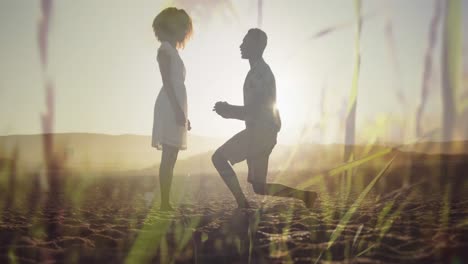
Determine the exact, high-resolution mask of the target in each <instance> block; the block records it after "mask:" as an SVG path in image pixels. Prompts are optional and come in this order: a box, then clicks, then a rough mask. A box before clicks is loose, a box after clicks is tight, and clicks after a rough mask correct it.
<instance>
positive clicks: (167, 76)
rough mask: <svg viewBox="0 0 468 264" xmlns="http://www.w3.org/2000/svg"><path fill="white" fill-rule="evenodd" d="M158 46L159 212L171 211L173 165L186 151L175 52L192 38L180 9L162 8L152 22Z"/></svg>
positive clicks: (181, 74)
mask: <svg viewBox="0 0 468 264" xmlns="http://www.w3.org/2000/svg"><path fill="white" fill-rule="evenodd" d="M153 30H154V34H155V35H156V38H157V39H158V41H159V42H161V46H160V47H159V49H158V58H157V59H158V64H159V70H160V72H161V77H162V82H163V86H162V88H161V90H160V91H159V95H158V97H157V99H156V103H155V106H154V122H153V136H152V146H153V147H155V148H157V149H158V150H162V157H161V164H160V167H159V182H160V189H161V210H166V211H168V210H173V209H172V207H171V204H170V202H169V197H170V189H171V182H172V176H173V170H174V165H175V163H176V160H177V154H178V152H179V150H184V149H186V148H187V130H190V129H191V127H190V121H188V119H187V92H186V89H185V85H184V81H185V67H184V63H183V61H182V59H181V58H180V56H179V53H178V51H177V49H180V48H183V47H184V46H185V44H186V42H187V40H188V39H189V38H190V36H191V34H192V20H191V18H190V17H189V15H188V14H187V13H186V12H185V11H184V10H183V9H177V8H174V7H170V8H166V9H164V10H163V11H161V13H159V14H158V15H157V16H156V18H155V19H154V21H153Z"/></svg>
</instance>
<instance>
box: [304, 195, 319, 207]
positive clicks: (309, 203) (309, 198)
mask: <svg viewBox="0 0 468 264" xmlns="http://www.w3.org/2000/svg"><path fill="white" fill-rule="evenodd" d="M316 199H317V193H316V192H308V191H304V199H303V201H304V203H305V206H306V207H307V208H313V207H314V203H315V200H316Z"/></svg>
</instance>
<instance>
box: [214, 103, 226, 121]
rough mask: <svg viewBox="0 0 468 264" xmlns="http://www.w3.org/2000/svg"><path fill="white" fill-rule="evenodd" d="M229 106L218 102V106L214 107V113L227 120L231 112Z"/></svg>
mask: <svg viewBox="0 0 468 264" xmlns="http://www.w3.org/2000/svg"><path fill="white" fill-rule="evenodd" d="M229 106H230V104H228V103H227V102H221V101H220V102H216V104H215V105H214V107H213V111H215V112H216V113H217V114H218V115H220V116H222V117H223V118H226V117H227V116H228V112H229Z"/></svg>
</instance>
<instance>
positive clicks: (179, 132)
mask: <svg viewBox="0 0 468 264" xmlns="http://www.w3.org/2000/svg"><path fill="white" fill-rule="evenodd" d="M158 52H166V53H167V54H169V57H170V62H171V66H170V73H169V75H170V82H171V84H172V87H173V89H174V92H175V95H176V98H177V102H178V103H179V106H180V107H181V108H182V111H183V112H184V113H185V117H187V91H186V89H185V84H184V81H185V66H184V63H183V61H182V59H181V58H180V56H179V52H178V51H177V49H175V48H174V47H173V46H172V45H171V44H169V43H168V42H162V43H161V46H160V47H159V50H158ZM163 144H165V145H170V146H173V147H177V148H178V149H179V150H184V149H187V124H185V126H180V125H177V123H176V118H175V113H174V110H173V108H172V106H171V103H170V101H169V97H168V96H167V94H166V92H165V90H164V87H162V88H161V90H160V91H159V94H158V97H157V99H156V103H155V104H154V120H153V135H152V144H151V145H152V146H153V147H155V148H157V149H159V150H161V149H162V145H163Z"/></svg>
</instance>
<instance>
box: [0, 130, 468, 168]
mask: <svg viewBox="0 0 468 264" xmlns="http://www.w3.org/2000/svg"><path fill="white" fill-rule="evenodd" d="M225 140H226V139H218V138H209V137H201V136H196V135H189V138H188V142H189V147H188V150H186V151H181V152H180V153H179V161H178V162H177V165H176V170H177V171H178V172H179V173H187V174H188V173H192V174H197V173H202V172H214V167H213V165H212V164H211V155H212V153H213V151H214V150H215V149H216V148H217V147H219V146H220V145H221V144H222V143H224V141H225ZM54 142H55V146H56V149H57V150H62V151H64V152H66V153H67V155H68V157H69V159H68V161H67V167H68V168H71V169H79V170H87V171H135V172H137V171H138V172H144V171H152V172H154V171H155V170H157V168H158V164H159V162H160V159H161V152H160V151H157V150H156V149H154V148H152V147H151V137H150V136H139V135H105V134H88V133H60V134H54ZM446 144H448V143H444V142H426V143H418V144H410V145H405V146H403V147H402V148H401V149H400V150H401V151H402V153H405V152H406V153H412V152H417V153H418V152H419V153H425V154H436V153H441V152H443V150H444V148H445V147H446ZM450 144H452V145H454V146H456V147H455V148H454V149H453V153H463V152H465V153H466V151H468V141H459V142H451V143H450ZM15 146H17V147H18V153H19V155H18V162H19V165H20V167H21V168H23V169H26V170H29V169H32V170H37V169H40V168H41V166H42V164H43V156H42V153H43V152H42V151H43V150H42V135H14V136H0V160H1V159H2V157H3V158H5V157H6V158H8V157H9V156H11V153H12V151H13V149H14V147H15ZM385 147H386V146H384V145H373V146H354V148H355V153H356V157H358V158H359V157H362V156H363V155H365V154H364V153H374V152H376V151H378V150H380V149H382V148H385ZM343 149H344V145H342V144H328V145H321V144H312V143H305V144H301V145H295V146H292V145H277V146H276V147H275V149H274V150H273V153H272V155H271V157H270V164H269V167H270V169H272V170H286V169H287V170H304V169H308V170H309V169H312V170H317V171H320V170H326V169H329V168H331V167H334V166H337V165H338V164H341V163H342V155H343ZM235 168H236V170H238V171H242V170H245V169H246V166H245V164H244V163H242V164H239V165H236V166H235Z"/></svg>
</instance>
